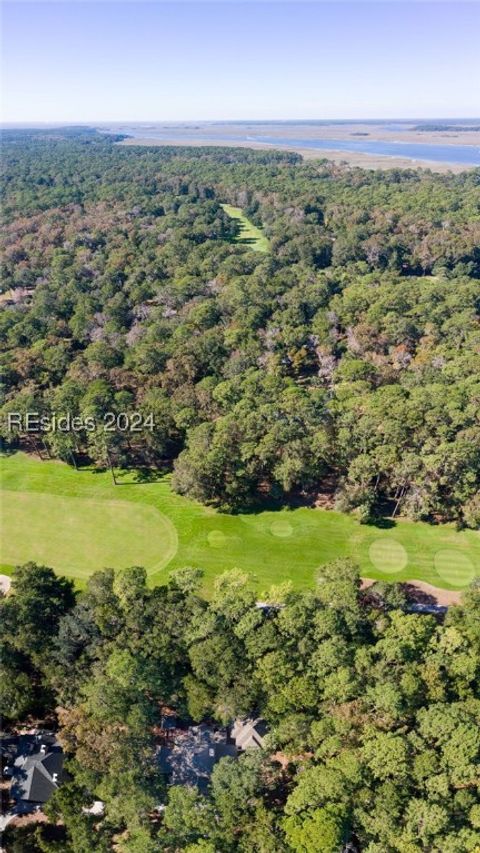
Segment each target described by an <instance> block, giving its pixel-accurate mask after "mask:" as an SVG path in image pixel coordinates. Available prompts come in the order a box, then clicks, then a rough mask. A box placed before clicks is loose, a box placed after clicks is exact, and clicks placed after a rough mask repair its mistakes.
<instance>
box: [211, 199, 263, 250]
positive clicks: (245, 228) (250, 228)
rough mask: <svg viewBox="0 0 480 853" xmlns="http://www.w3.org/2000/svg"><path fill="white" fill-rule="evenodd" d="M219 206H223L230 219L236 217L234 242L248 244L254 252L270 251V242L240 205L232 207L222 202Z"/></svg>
mask: <svg viewBox="0 0 480 853" xmlns="http://www.w3.org/2000/svg"><path fill="white" fill-rule="evenodd" d="M221 207H223V209H224V211H225V213H226V214H227V216H230V217H231V219H236V220H237V222H238V235H237V238H236V240H235V242H236V243H243V244H244V245H248V246H249V247H250V248H251V249H253V250H254V251H256V252H269V251H270V243H269V242H268V240H267V238H266V237H265V235H264V233H263V232H262V231H261V230H260V228H257V226H256V225H254V224H253V222H250V220H249V219H247V217H246V216H245V214H244V213H243V212H242V210H241V208H240V207H232V205H231V204H222V205H221Z"/></svg>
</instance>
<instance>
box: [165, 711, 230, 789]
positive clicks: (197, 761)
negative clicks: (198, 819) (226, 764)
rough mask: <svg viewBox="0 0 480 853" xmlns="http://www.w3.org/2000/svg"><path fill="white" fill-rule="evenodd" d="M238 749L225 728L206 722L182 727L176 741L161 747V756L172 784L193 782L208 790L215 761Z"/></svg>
mask: <svg viewBox="0 0 480 853" xmlns="http://www.w3.org/2000/svg"><path fill="white" fill-rule="evenodd" d="M237 752H238V750H237V747H236V746H235V745H234V744H233V743H229V742H228V736H227V732H226V731H225V729H214V728H212V727H210V726H207V725H205V724H202V725H199V726H191V727H190V728H188V729H187V730H186V731H180V730H178V731H177V733H176V736H175V739H174V740H173V741H172V742H170V743H168V744H166V745H163V746H160V747H159V750H158V753H157V758H158V763H159V767H160V770H161V772H162V773H163V774H164V775H165V776H166V777H167V778H168V782H169V784H171V785H190V786H192V787H197V788H198V789H199V790H200V791H201V792H202V793H205V792H206V790H207V788H208V786H209V783H210V776H211V774H212V770H213V768H214V767H215V764H217V762H218V761H220V759H221V758H225V757H226V756H232V757H235V756H236V755H237Z"/></svg>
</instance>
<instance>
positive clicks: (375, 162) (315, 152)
mask: <svg viewBox="0 0 480 853" xmlns="http://www.w3.org/2000/svg"><path fill="white" fill-rule="evenodd" d="M424 141H426V140H424ZM456 142H457V143H458V140H456ZM118 144H119V145H122V146H132V145H142V146H144V145H150V146H154V147H158V146H168V145H178V146H181V147H186V148H205V147H210V146H215V147H216V148H253V149H256V150H260V151H265V150H274V151H275V150H278V151H295V152H296V153H298V154H301V155H302V157H303V158H304V159H305V160H331V161H333V162H334V163H346V164H347V165H349V166H357V167H359V168H361V169H430V170H431V171H432V172H439V173H441V174H445V173H447V172H455V173H459V172H465V171H467V170H470V169H474V168H475V166H468V165H462V164H461V163H438V162H435V161H432V160H411V159H410V158H407V157H387V156H385V155H377V154H363V153H360V152H351V151H336V150H335V149H334V148H332V150H329V149H325V150H319V149H314V148H301V147H298V146H296V145H295V144H294V143H292V144H291V145H284V144H283V145H282V144H278V145H275V144H274V143H268V142H256V141H253V140H252V141H251V142H250V141H248V142H244V141H238V140H234V139H232V140H231V141H230V140H226V139H222V140H219V139H211V140H209V139H195V140H192V139H183V138H182V137H181V136H178V137H175V136H172V137H171V138H168V139H142V138H138V139H136V138H133V137H132V138H130V139H124V140H123V142H119V143H118Z"/></svg>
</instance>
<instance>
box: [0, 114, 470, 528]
mask: <svg viewBox="0 0 480 853" xmlns="http://www.w3.org/2000/svg"><path fill="white" fill-rule="evenodd" d="M114 143H115V138H113V139H112V138H109V137H105V136H103V135H101V134H98V133H96V132H95V131H90V130H88V129H85V128H83V129H78V128H77V129H75V128H73V129H71V130H70V131H49V132H45V131H43V132H40V131H36V132H31V133H30V132H28V133H27V132H19V131H11V132H5V134H4V143H3V177H2V196H3V217H4V238H3V239H4V251H3V275H2V287H3V295H2V297H1V299H2V303H1V308H2V310H1V312H0V324H1V335H2V341H3V344H4V345H3V352H4V355H3V356H2V372H3V391H4V404H3V413H4V415H5V414H6V413H7V412H9V411H10V412H12V411H16V412H17V411H20V412H25V411H28V410H36V411H40V412H44V413H48V412H56V413H67V412H69V413H71V414H74V415H79V416H81V415H82V416H87V415H91V416H95V417H97V418H99V417H100V416H101V415H102V414H103V413H105V412H106V411H113V412H127V413H129V412H134V411H139V412H141V413H143V414H144V415H145V417H147V416H148V415H149V414H150V413H152V414H153V419H154V423H155V428H154V429H153V430H149V429H144V430H143V431H142V432H141V434H136V435H128V434H127V435H126V434H125V433H122V432H117V433H114V434H105V432H104V430H103V429H102V428H101V426H100V425H99V427H98V429H95V430H94V431H93V432H89V433H77V434H75V435H72V434H62V433H58V432H57V433H51V434H48V435H46V436H44V439H45V441H46V443H47V444H48V445H49V449H50V451H51V452H52V453H53V454H54V455H58V456H59V457H60V458H63V459H65V460H66V461H68V462H72V460H74V458H75V457H77V458H79V456H81V455H85V454H87V455H88V456H89V457H90V458H91V459H93V460H94V461H95V462H96V463H97V464H99V465H104V464H106V461H107V458H108V456H110V458H113V459H114V460H115V463H116V464H118V465H132V464H134V465H147V466H152V465H153V466H162V467H165V466H167V467H170V466H172V467H173V470H174V477H173V483H174V486H175V488H176V489H177V490H178V491H180V492H182V493H184V494H187V495H190V496H192V497H195V498H198V499H200V500H201V501H202V502H206V503H212V504H214V505H217V506H219V507H221V508H222V509H226V510H232V509H234V510H239V509H243V508H246V507H251V506H253V505H255V503H258V502H260V501H266V500H268V501H272V500H273V501H277V502H285V501H289V500H291V499H292V498H293V497H296V498H298V496H299V495H300V496H303V497H304V498H305V499H310V498H314V497H315V496H316V495H317V494H318V493H321V492H324V491H326V490H327V489H330V491H332V492H334V495H335V500H336V505H337V506H338V507H339V508H341V509H346V510H350V509H352V510H356V511H357V512H358V513H359V515H360V517H361V518H363V519H368V518H370V517H371V516H372V515H374V514H375V513H378V512H382V511H385V508H387V509H388V510H389V511H390V512H392V511H394V512H401V513H404V514H407V515H409V516H410V517H412V518H427V519H437V520H456V521H457V522H458V523H459V524H462V525H468V526H470V527H474V528H475V527H477V526H478V525H479V524H480V497H479V491H480V414H479V412H480V325H479V316H480V172H479V171H478V170H474V171H470V172H464V173H462V174H458V175H452V174H448V175H435V174H432V173H430V172H428V171H423V172H420V171H417V170H409V171H399V170H396V169H392V170H390V171H387V172H374V171H372V172H367V171H363V170H360V169H351V168H347V167H339V166H334V165H332V164H329V163H327V162H309V163H304V162H302V160H301V158H300V157H299V155H296V154H293V153H289V152H275V151H268V152H263V151H252V150H247V149H226V148H201V149H192V148H173V147H172V148H170V147H165V148H148V147H125V148H122V147H121V146H118V145H115V144H114ZM222 203H229V204H232V205H235V206H237V207H240V208H241V209H242V210H243V211H244V213H245V214H246V215H247V216H248V217H249V218H250V219H251V221H252V222H254V223H255V224H256V225H258V226H260V227H262V229H263V230H264V232H265V234H266V236H267V237H268V239H269V242H270V249H271V251H270V252H269V253H268V254H261V253H256V252H254V251H251V250H249V248H248V246H244V245H241V243H240V242H235V237H236V233H237V232H236V229H237V227H238V226H237V225H236V223H235V221H234V220H232V219H230V218H229V217H228V216H227V214H226V213H225V212H224V210H223V209H222V207H221V204H222ZM2 430H3V434H4V437H6V438H7V439H9V440H11V439H12V435H11V433H8V432H7V430H6V428H5V426H4V425H3V426H2ZM72 454H73V456H72ZM332 484H333V485H332Z"/></svg>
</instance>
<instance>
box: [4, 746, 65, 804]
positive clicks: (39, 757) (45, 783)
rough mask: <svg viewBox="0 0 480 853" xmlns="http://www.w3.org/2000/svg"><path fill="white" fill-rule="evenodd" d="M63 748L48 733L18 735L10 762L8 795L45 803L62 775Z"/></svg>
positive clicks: (27, 800)
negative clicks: (11, 779)
mask: <svg viewBox="0 0 480 853" xmlns="http://www.w3.org/2000/svg"><path fill="white" fill-rule="evenodd" d="M63 758H64V756H63V751H62V749H61V747H60V745H59V744H58V743H57V742H56V741H55V738H54V737H52V736H48V737H42V738H41V739H40V740H38V739H37V738H21V739H20V740H19V746H18V753H17V757H16V759H15V762H14V766H13V781H12V797H13V798H14V799H15V800H17V801H20V800H22V801H25V802H29V803H46V801H47V800H48V799H50V797H51V796H52V794H53V792H54V791H55V790H56V788H57V787H58V786H59V785H60V784H61V782H62V781H63V779H64V776H65V773H64V770H63Z"/></svg>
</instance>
